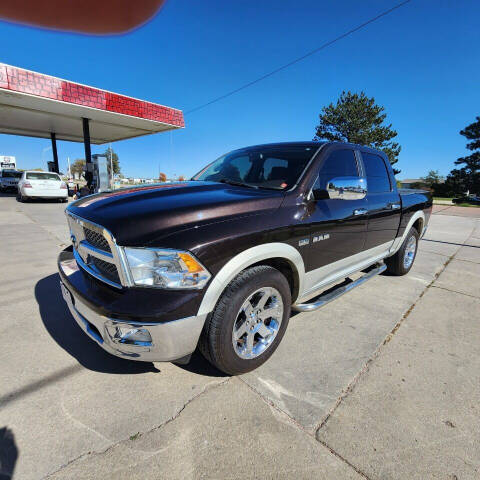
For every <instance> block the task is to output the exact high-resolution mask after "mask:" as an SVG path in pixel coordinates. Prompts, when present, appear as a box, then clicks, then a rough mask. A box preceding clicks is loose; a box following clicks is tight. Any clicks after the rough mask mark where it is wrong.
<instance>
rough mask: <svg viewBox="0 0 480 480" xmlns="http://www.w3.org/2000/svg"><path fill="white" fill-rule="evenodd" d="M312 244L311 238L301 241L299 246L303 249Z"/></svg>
mask: <svg viewBox="0 0 480 480" xmlns="http://www.w3.org/2000/svg"><path fill="white" fill-rule="evenodd" d="M309 243H310V239H309V238H303V239H302V240H300V241H299V242H298V246H299V247H303V246H304V245H308V244H309Z"/></svg>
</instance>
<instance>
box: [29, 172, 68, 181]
mask: <svg viewBox="0 0 480 480" xmlns="http://www.w3.org/2000/svg"><path fill="white" fill-rule="evenodd" d="M26 178H27V180H56V181H57V182H59V181H60V177H59V176H58V175H57V174H56V173H47V172H28V173H27V177H26Z"/></svg>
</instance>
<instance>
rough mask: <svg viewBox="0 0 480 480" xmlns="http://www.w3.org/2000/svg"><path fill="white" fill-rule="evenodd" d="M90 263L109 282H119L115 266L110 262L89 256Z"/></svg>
mask: <svg viewBox="0 0 480 480" xmlns="http://www.w3.org/2000/svg"><path fill="white" fill-rule="evenodd" d="M90 258H91V263H92V264H93V265H94V266H95V268H96V269H97V270H98V272H99V273H100V274H102V275H103V276H104V277H105V278H107V279H108V280H110V281H111V282H115V283H120V277H119V276H118V270H117V266H116V265H114V264H113V263H110V262H105V261H104V260H100V259H99V258H96V257H90Z"/></svg>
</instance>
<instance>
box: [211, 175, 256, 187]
mask: <svg viewBox="0 0 480 480" xmlns="http://www.w3.org/2000/svg"><path fill="white" fill-rule="evenodd" d="M217 182H220V183H227V184H228V185H237V186H239V187H248V188H255V189H258V186H257V185H250V184H249V183H243V182H238V181H237V180H230V179H229V178H221V179H220V180H217Z"/></svg>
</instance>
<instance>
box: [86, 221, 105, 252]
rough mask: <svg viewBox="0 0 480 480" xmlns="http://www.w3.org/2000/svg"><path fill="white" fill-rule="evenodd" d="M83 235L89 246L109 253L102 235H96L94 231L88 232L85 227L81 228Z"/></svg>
mask: <svg viewBox="0 0 480 480" xmlns="http://www.w3.org/2000/svg"><path fill="white" fill-rule="evenodd" d="M83 233H84V235H85V239H86V240H87V242H88V243H89V244H90V245H93V246H94V247H97V248H99V249H100V250H104V251H105V252H111V250H110V245H109V244H108V241H107V239H106V238H105V237H104V236H103V235H102V234H100V233H97V232H95V231H94V230H90V229H89V228H87V227H83Z"/></svg>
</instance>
